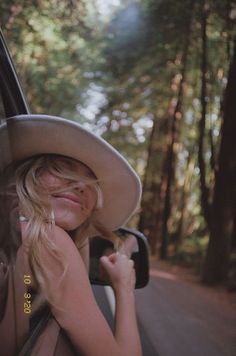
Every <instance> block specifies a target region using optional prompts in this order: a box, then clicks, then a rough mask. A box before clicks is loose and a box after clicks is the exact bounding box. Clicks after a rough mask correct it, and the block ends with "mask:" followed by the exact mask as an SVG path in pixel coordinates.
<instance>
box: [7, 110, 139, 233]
mask: <svg viewBox="0 0 236 356" xmlns="http://www.w3.org/2000/svg"><path fill="white" fill-rule="evenodd" d="M0 142H1V146H2V148H1V150H2V152H3V153H5V155H4V154H3V155H2V162H1V166H4V165H6V164H7V163H12V162H19V161H21V160H23V159H26V158H28V157H31V156H35V155H39V154H59V155H63V156H67V157H71V158H74V159H76V160H78V161H81V162H82V163H84V164H85V165H87V166H88V167H89V168H90V169H91V170H92V171H93V172H94V174H95V175H96V177H97V178H98V180H99V184H100V187H101V190H102V193H103V200H104V202H103V207H102V208H101V209H99V210H97V211H96V212H95V218H96V220H98V221H99V222H101V223H102V224H103V225H104V226H106V227H107V228H108V229H111V230H115V229H117V228H119V227H121V226H123V225H124V224H125V223H126V222H127V221H128V220H129V219H130V217H131V216H132V214H133V213H134V211H135V210H136V208H137V205H138V203H139V200H140V196H141V184H140V179H139V177H138V176H137V174H136V173H135V171H134V170H133V169H132V167H131V166H130V165H129V163H128V162H127V161H126V160H125V159H124V158H123V157H122V156H121V155H120V154H119V152H118V151H117V150H115V149H114V148H113V147H112V146H111V145H110V144H108V143H107V142H106V141H104V140H103V139H102V138H101V137H99V136H97V135H95V134H93V133H91V132H90V131H88V130H86V129H85V128H83V127H82V126H81V125H79V124H78V123H76V122H73V121H69V120H66V119H62V118H59V117H55V116H48V115H19V116H15V117H12V118H9V119H7V120H6V123H5V124H3V125H2V126H1V127H0ZM6 149H7V150H9V149H10V154H9V152H8V153H7V155H8V158H6V152H5V150H6ZM3 161H4V162H3Z"/></svg>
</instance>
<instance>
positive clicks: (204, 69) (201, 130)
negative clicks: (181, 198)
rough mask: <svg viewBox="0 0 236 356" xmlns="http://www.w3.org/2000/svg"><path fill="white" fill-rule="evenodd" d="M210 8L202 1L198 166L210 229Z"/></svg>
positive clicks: (202, 196) (205, 215) (203, 202)
mask: <svg viewBox="0 0 236 356" xmlns="http://www.w3.org/2000/svg"><path fill="white" fill-rule="evenodd" d="M208 12H209V9H208V6H207V4H206V2H205V0H203V1H202V63H201V73H202V87H201V106H202V113H201V119H200V121H199V140H198V164H199V169H200V187H201V207H202V212H203V216H204V218H205V221H206V224H207V226H208V227H209V224H210V205H209V200H208V199H209V189H208V187H207V184H206V165H205V160H204V153H205V150H204V135H205V126H206V111H207V101H206V95H207V90H206V86H207V79H206V76H207V34H206V29H207V17H208Z"/></svg>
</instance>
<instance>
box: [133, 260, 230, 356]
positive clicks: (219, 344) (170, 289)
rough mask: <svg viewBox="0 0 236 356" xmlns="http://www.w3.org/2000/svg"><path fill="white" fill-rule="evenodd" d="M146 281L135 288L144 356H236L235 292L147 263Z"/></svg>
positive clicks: (156, 264)
mask: <svg viewBox="0 0 236 356" xmlns="http://www.w3.org/2000/svg"><path fill="white" fill-rule="evenodd" d="M150 274H151V278H150V283H149V285H148V286H147V287H146V288H144V289H140V290H137V291H136V292H135V294H136V305H137V314H138V320H139V324H140V332H141V334H142V343H143V352H144V356H235V355H236V303H235V299H234V298H235V294H229V293H228V294H227V293H226V292H225V291H224V290H219V289H218V290H216V291H215V290H214V289H211V288H207V287H204V286H202V285H201V284H200V283H199V282H197V281H194V280H193V278H192V279H190V280H188V278H186V276H185V277H184V278H181V275H180V273H177V274H175V273H172V270H171V271H170V270H166V269H165V268H164V269H163V268H162V266H161V267H160V266H158V263H154V264H153V263H152V266H151V270H150Z"/></svg>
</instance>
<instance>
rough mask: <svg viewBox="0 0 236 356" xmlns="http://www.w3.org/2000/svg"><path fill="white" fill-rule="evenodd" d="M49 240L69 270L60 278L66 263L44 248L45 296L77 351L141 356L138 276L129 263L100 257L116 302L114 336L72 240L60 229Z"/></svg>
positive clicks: (105, 355) (103, 355)
mask: <svg viewBox="0 0 236 356" xmlns="http://www.w3.org/2000/svg"><path fill="white" fill-rule="evenodd" d="M49 235H50V238H51V239H52V240H53V241H54V243H55V244H56V246H57V247H58V248H59V250H60V251H62V252H63V258H64V259H65V261H67V268H66V271H65V273H64V277H63V278H62V277H61V276H62V272H63V271H62V264H61V263H59V262H58V261H57V260H56V259H55V258H54V257H53V256H52V255H51V253H50V252H48V251H47V250H46V249H42V253H41V260H42V261H43V268H44V270H45V272H47V274H48V276H49V279H50V282H49V284H48V289H47V288H46V289H45V290H44V293H45V296H46V298H48V299H50V303H51V306H52V312H53V314H54V316H55V318H56V319H57V321H58V322H59V324H60V325H61V327H62V328H63V329H64V330H65V331H66V332H67V334H68V336H69V337H70V339H71V341H72V343H73V344H74V346H75V347H76V349H77V350H78V351H80V352H82V354H84V355H87V356H94V355H96V356H110V355H113V356H126V355H127V356H130V355H132V356H140V355H141V354H142V352H141V346H140V341H139V336H138V330H137V324H136V318H135V307H134V295H133V288H134V271H133V267H132V265H131V263H130V262H129V260H128V259H127V258H126V257H124V256H122V255H115V256H114V255H113V256H114V257H112V256H109V257H107V259H106V258H105V260H104V257H103V258H102V264H103V268H104V269H105V270H106V272H107V274H108V276H109V278H110V280H111V282H112V286H113V288H114V291H115V295H116V301H117V310H116V331H115V336H113V334H112V332H111V330H110V328H109V326H108V324H107V322H106V321H105V318H104V316H103V315H102V313H101V311H100V309H99V308H98V306H97V303H96V301H95V298H94V296H93V292H92V289H91V286H90V283H89V279H88V275H87V271H86V268H85V265H84V263H83V261H82V258H81V256H80V253H79V252H78V250H77V248H76V247H75V245H74V243H73V241H72V240H71V238H69V236H68V235H67V233H65V231H63V230H62V229H61V228H59V227H57V226H54V227H52V229H51V230H50V231H49Z"/></svg>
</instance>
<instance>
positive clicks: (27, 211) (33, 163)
mask: <svg viewBox="0 0 236 356" xmlns="http://www.w3.org/2000/svg"><path fill="white" fill-rule="evenodd" d="M77 163H78V161H76V160H74V159H71V158H68V157H64V156H60V155H51V154H46V155H40V156H36V157H31V158H29V159H27V160H25V161H24V162H23V163H21V164H19V165H18V166H17V167H16V170H15V189H16V193H17V196H18V199H19V212H20V215H21V214H22V215H23V216H24V217H25V218H26V219H27V221H28V228H27V233H26V234H27V241H28V249H29V265H30V267H31V270H32V273H33V275H34V278H35V280H36V281H37V282H38V283H39V285H40V287H41V288H42V290H46V289H47V287H48V283H49V279H48V277H47V271H45V269H44V268H43V261H42V260H41V258H40V249H41V246H43V247H45V248H46V250H47V251H48V252H49V253H50V254H51V255H53V256H54V257H55V259H56V260H57V261H59V262H60V263H61V264H62V267H63V270H64V273H65V271H66V268H67V261H65V258H64V255H63V251H60V250H59V249H58V247H57V246H56V244H55V243H54V242H53V241H51V240H50V238H49V237H48V229H50V226H52V225H53V224H55V221H54V219H53V210H52V207H51V204H50V201H49V199H48V198H47V197H48V196H49V194H48V193H58V192H59V191H60V192H62V191H63V189H64V190H65V189H67V190H68V187H69V189H73V188H75V187H76V185H77V186H78V179H79V180H80V181H81V180H82V181H83V182H85V183H86V184H87V185H92V186H93V187H94V189H95V190H96V192H97V204H96V206H95V210H96V209H100V208H101V207H102V204H103V196H102V191H101V189H100V187H99V182H98V179H97V178H96V176H95V175H94V173H93V172H92V171H91V170H90V176H89V177H78V173H76V171H75V167H76V164H77ZM45 171H48V172H49V173H51V174H52V175H54V176H56V177H59V178H63V179H64V180H65V182H66V185H65V187H62V188H60V189H58V188H55V189H54V188H52V189H51V190H50V191H48V190H45V189H46V188H45V186H44V185H43V182H42V181H41V179H40V177H41V175H42V173H43V172H45ZM43 191H45V193H46V194H42V192H43ZM93 213H94V211H93V212H92V214H91V215H90V216H89V217H88V218H87V220H86V221H85V222H84V223H82V224H81V225H80V226H79V227H78V229H77V233H76V239H75V240H74V243H75V245H76V246H77V248H78V249H79V248H80V247H81V243H82V244H83V242H84V240H85V239H86V238H87V237H89V236H88V234H89V231H91V227H93V228H95V229H96V230H97V231H98V233H99V234H101V235H102V236H103V237H105V238H107V239H109V240H111V241H112V242H114V243H115V244H116V243H117V241H118V238H117V236H116V235H115V234H114V233H113V232H112V231H110V230H109V229H107V228H106V227H105V226H103V225H102V224H101V223H100V222H99V221H96V220H95V218H94V214H93ZM64 273H63V275H64ZM63 275H62V278H63ZM47 294H48V293H47ZM49 299H50V296H49Z"/></svg>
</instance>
